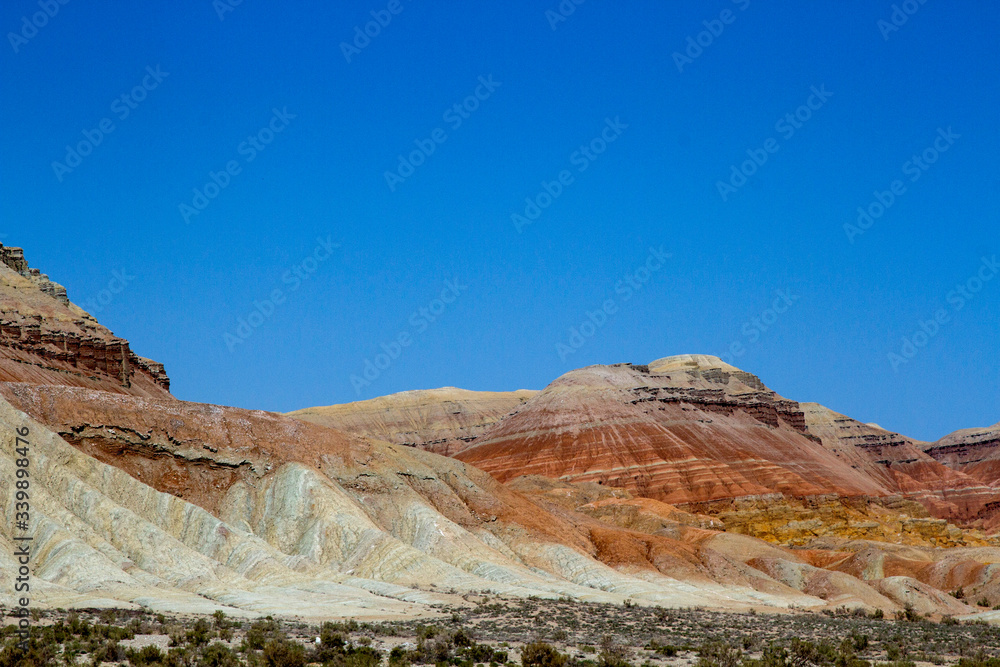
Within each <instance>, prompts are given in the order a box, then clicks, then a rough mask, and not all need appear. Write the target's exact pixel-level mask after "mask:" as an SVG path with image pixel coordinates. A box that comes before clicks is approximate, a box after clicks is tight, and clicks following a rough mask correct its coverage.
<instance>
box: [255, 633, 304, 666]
mask: <svg viewBox="0 0 1000 667" xmlns="http://www.w3.org/2000/svg"><path fill="white" fill-rule="evenodd" d="M264 664H265V665H267V667H305V664H306V650H305V648H304V647H303V646H302V645H301V644H296V643H293V642H290V641H288V640H287V639H272V640H270V641H269V642H267V644H265V645H264Z"/></svg>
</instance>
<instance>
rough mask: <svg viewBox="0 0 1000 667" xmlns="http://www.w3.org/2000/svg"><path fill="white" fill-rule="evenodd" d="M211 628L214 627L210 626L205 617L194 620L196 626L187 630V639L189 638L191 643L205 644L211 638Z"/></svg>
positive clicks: (196, 644)
mask: <svg viewBox="0 0 1000 667" xmlns="http://www.w3.org/2000/svg"><path fill="white" fill-rule="evenodd" d="M211 629H212V628H211V626H209V624H208V621H206V620H205V619H203V618H199V619H198V620H197V621H195V622H194V627H192V628H191V629H190V630H188V631H187V634H186V635H185V639H187V641H188V643H189V644H194V645H195V646H204V645H205V644H207V643H208V640H209V639H210V638H211V634H210V631H211Z"/></svg>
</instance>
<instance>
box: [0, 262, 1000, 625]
mask: <svg viewBox="0 0 1000 667" xmlns="http://www.w3.org/2000/svg"><path fill="white" fill-rule="evenodd" d="M9 256H10V257H13V258H14V259H11V260H10V261H11V262H13V264H14V266H13V267H12V266H11V265H10V263H7V264H5V267H6V269H4V267H0V272H2V271H6V272H4V273H2V278H3V281H4V282H3V284H4V287H3V289H2V290H0V292H2V303H3V317H4V321H9V322H15V323H17V322H28V324H27V325H24V326H28V328H29V329H30V331H31V332H34V331H36V329H34V328H31V327H32V326H33V325H37V331H38V334H39V335H37V336H35V335H34V334H32V335H30V336H25V335H23V334H22V335H19V336H18V337H17V338H16V339H15V338H14V337H13V336H11V337H10V339H9V340H8V339H5V340H4V343H3V346H2V354H0V356H2V359H3V363H2V364H0V367H2V368H3V369H4V372H5V373H7V375H5V376H4V377H5V378H6V379H7V380H9V381H6V382H0V430H2V431H3V432H5V433H7V434H8V442H10V443H12V442H13V437H12V436H11V435H10V434H12V433H14V432H15V430H17V431H18V432H20V433H21V434H24V433H27V434H28V435H26V436H25V437H26V439H27V441H28V442H29V445H28V449H29V451H28V452H27V456H26V457H25V456H24V455H22V454H20V453H16V452H15V451H14V450H13V448H12V447H10V446H8V447H5V448H4V449H3V450H2V451H0V511H2V513H3V514H4V516H5V517H7V520H5V521H3V522H0V576H2V577H3V580H4V581H7V582H13V581H14V580H15V573H16V571H17V567H18V563H17V561H16V560H15V558H14V556H13V555H12V554H13V553H14V548H13V542H14V539H15V538H20V537H24V536H30V537H31V538H32V542H31V543H32V545H33V550H32V593H33V596H32V598H33V604H36V605H39V606H43V607H45V606H47V607H63V608H81V607H87V608H91V607H103V606H115V607H130V608H135V607H142V608H146V609H150V610H159V611H175V612H186V613H211V612H213V611H215V610H218V609H224V610H225V611H226V612H227V613H228V614H232V615H244V616H254V615H263V614H280V615H285V616H292V615H294V616H299V617H305V618H311V619H320V618H333V617H355V618H370V619H376V618H409V617H414V616H434V615H436V614H438V613H439V612H438V610H437V607H436V605H439V604H441V603H453V604H463V602H464V601H463V599H462V596H463V595H467V594H469V593H480V592H483V591H489V592H491V593H494V594H498V595H503V596H522V597H523V596H540V597H550V598H555V597H569V598H573V599H578V600H588V601H602V602H610V603H616V604H621V603H623V602H625V601H627V600H631V601H633V602H635V603H637V604H655V605H662V606H668V607H669V606H702V607H707V608H713V609H726V610H749V609H759V610H779V609H781V610H787V609H789V608H791V607H796V608H805V609H828V608H833V607H839V606H848V607H860V608H866V609H882V610H884V611H886V612H888V613H892V612H894V611H897V610H899V609H901V608H902V606H903V605H907V604H908V605H911V606H913V607H914V608H916V609H917V610H918V611H921V612H925V613H930V614H935V615H939V616H940V615H945V614H947V615H959V616H961V617H969V618H973V617H976V618H986V619H987V620H991V619H990V617H989V615H988V614H986V615H984V614H982V613H979V612H978V610H977V609H975V608H973V607H970V606H967V605H966V604H964V603H963V602H961V601H958V600H956V599H954V598H953V597H951V596H949V595H947V591H949V590H951V588H952V587H957V586H963V587H964V589H965V591H966V592H967V594H968V595H969V596H970V597H973V596H974V597H976V598H978V597H979V596H984V597H986V598H987V599H989V600H991V602H992V603H993V604H996V603H998V602H1000V570H998V569H997V568H996V567H995V565H994V564H995V563H1000V548H997V547H994V546H987V545H986V542H984V541H983V540H980V539H979V538H978V537H977V536H976V535H974V534H970V533H967V532H963V531H962V530H960V529H958V528H956V527H955V526H954V525H951V524H948V523H947V522H945V521H944V520H942V519H933V518H930V517H916V518H914V517H913V516H910V517H909V518H904V517H902V514H901V512H902V510H903V509H905V510H907V511H909V512H911V514H912V513H913V512H919V511H922V509H923V508H922V506H921V505H918V504H917V503H916V502H914V501H912V500H907V499H905V498H903V497H901V496H900V495H898V494H897V495H894V494H896V492H897V489H896V488H895V487H894V486H893V484H894V482H893V480H894V479H896V478H895V477H894V476H893V475H882V476H881V477H879V476H877V475H874V474H869V472H865V471H864V470H859V469H858V468H856V467H855V466H858V467H859V468H860V467H862V466H861V465H860V464H861V463H864V460H862V459H854V458H850V459H846V458H845V457H844V456H841V455H840V453H839V452H837V451H832V450H833V449H836V448H841V447H845V446H846V445H845V444H844V442H842V440H839V439H835V438H833V437H832V436H825V435H824V434H823V433H822V432H821V431H819V432H818V433H819V434H818V435H817V434H813V433H811V432H810V421H809V419H810V418H809V416H808V413H809V410H807V409H804V408H803V407H802V406H801V405H799V404H797V403H795V402H793V401H788V400H786V399H783V398H781V397H780V396H777V395H776V394H774V392H771V391H770V390H768V389H767V388H766V387H764V385H763V384H762V383H761V382H760V381H759V380H757V379H756V378H755V377H753V376H752V375H749V374H747V373H743V372H742V371H739V370H737V369H734V368H732V367H725V366H720V365H719V363H721V362H717V361H713V360H711V359H709V358H702V357H683V358H671V359H667V360H661V361H660V362H655V363H654V364H651V365H650V366H649V367H639V366H631V365H618V366H609V367H591V368H588V369H582V370H580V371H575V372H574V373H570V374H568V375H567V376H564V377H563V378H560V379H559V380H557V381H556V382H555V383H553V385H551V386H550V387H548V388H546V389H545V390H544V391H542V392H538V393H530V392H518V393H515V394H513V395H510V394H480V393H472V392H460V391H458V390H445V391H438V392H413V393H408V394H403V395H397V396H395V397H387V398H386V399H383V400H377V401H374V402H362V403H357V404H352V406H350V407H343V408H336V409H321V410H319V411H318V412H317V413H313V414H312V415H311V418H314V419H315V420H316V421H318V422H320V423H313V422H310V421H308V420H304V419H296V418H292V417H289V416H285V415H279V414H274V413H268V412H262V411H255V410H244V409H238V408H229V407H223V406H214V405H205V404H198V403H189V402H185V401H181V400H177V399H175V398H174V397H173V396H171V395H170V394H169V392H168V391H167V388H168V386H167V384H166V379H165V375H163V376H162V377H160V376H159V375H158V373H159V370H158V367H157V366H156V365H154V364H152V362H146V361H145V360H142V359H141V358H139V357H134V356H133V354H132V352H131V350H130V349H129V348H127V347H123V346H127V345H128V344H127V342H125V341H124V340H122V339H118V338H116V337H114V336H113V335H112V334H111V333H110V332H108V331H107V330H106V329H104V328H103V327H100V325H99V324H97V323H96V321H94V320H93V318H91V317H90V316H89V315H87V314H86V313H84V312H83V311H82V310H80V309H79V308H77V307H76V306H73V305H72V304H71V303H68V302H67V301H66V299H65V298H64V293H63V292H62V291H61V290H57V289H56V288H55V287H54V286H52V285H53V284H52V283H51V281H48V282H46V280H47V279H45V280H43V278H42V274H41V273H38V274H37V275H36V274H35V273H32V272H31V271H30V270H27V269H25V268H24V267H23V266H21V265H20V264H19V263H18V262H17V261H15V260H16V259H17V258H18V257H20V255H19V254H18V253H12V254H10V255H9ZM18 326H22V325H18ZM43 332H44V333H45V334H46V335H45V336H42V335H41V334H42V333H43ZM73 336H76V337H77V338H78V339H79V340H80V341H83V340H84V338H86V340H88V341H90V342H89V343H88V345H89V347H85V346H84V345H83V343H82V342H81V343H80V345H79V346H74V345H73V344H72V343H71V342H70V341H71V339H73ZM95 341H99V342H103V344H104V347H103V348H101V349H103V350H104V351H105V354H104V356H103V357H98V356H97V355H96V353H93V352H92V350H95V349H97V347H95ZM60 345H62V347H60ZM109 345H111V346H112V348H113V346H114V345H118V346H119V347H118V349H119V351H120V353H121V354H120V356H118V357H114V356H111V357H109V355H108V354H107V350H108V349H109V348H108V346H109ZM126 349H128V353H127V354H126V352H125V350H126ZM81 350H82V351H81ZM98 358H100V359H103V363H98V362H97V359H98ZM109 359H110V361H109ZM125 360H127V362H128V363H127V364H126V363H125ZM327 416H329V418H330V420H331V421H329V422H324V421H323V420H324V419H326V417H327ZM331 424H336V425H338V426H339V428H332V427H331ZM532 429H534V430H532ZM470 438H473V439H472V440H471V442H470V441H469V439H470ZM470 444H471V445H472V446H471V447H469V448H467V449H464V447H465V446H466V445H470ZM435 448H439V449H444V450H449V449H453V450H454V451H456V457H457V458H452V457H445V456H441V455H438V454H436V453H434V452H433V451H426V450H430V449H435ZM852 456H853V455H852ZM880 456H881V455H880ZM907 456H909V454H907ZM477 457H478V458H479V460H481V461H482V462H483V465H484V467H486V468H488V469H489V471H490V472H486V471H484V470H482V469H480V468H478V467H476V466H474V465H472V464H470V463H468V462H466V461H463V460H459V459H471V458H477ZM19 458H20V459H24V458H27V459H28V460H29V469H30V479H31V494H30V496H31V503H30V505H31V507H30V512H29V518H28V519H26V520H25V521H24V523H23V524H20V525H19V524H18V522H15V521H14V520H13V519H14V516H15V513H14V509H15V508H14V507H13V501H12V498H13V497H14V491H15V489H14V480H16V479H17V477H16V470H17V469H19V466H20V467H23V465H22V462H21V461H18V460H17V459H19ZM852 461H853V463H852ZM872 465H875V464H872ZM893 465H895V464H893ZM505 467H506V468H510V469H509V470H506V469H505ZM876 468H877V466H876ZM955 474H958V475H964V473H960V472H956V473H955ZM911 476H912V475H911ZM501 479H502V480H506V481H507V483H501V481H500V480H501ZM897 486H898V484H897ZM831 498H832V500H831ZM792 499H796V500H797V502H799V504H798V505H793V504H792V503H791V500H792ZM817 499H821V500H817ZM873 508H874V509H873ZM901 508H902V509H901ZM702 510H705V511H702ZM18 511H20V510H18ZM810 512H811V513H812V514H809V513H810ZM879 512H881V513H882V514H878V513H879ZM924 513H925V514H926V512H924ZM875 515H878V516H877V518H878V519H879V520H877V521H872V520H871V517H872V516H875ZM883 515H884V516H883ZM18 521H21V518H18ZM907 521H910V522H913V521H915V522H917V523H911V524H907V523H906V522H907ZM838 522H839V524H838ZM865 522H867V523H865ZM921 522H923V523H921ZM796 523H798V524H802V525H799V526H793V524H796ZM838 525H839V526H841V528H843V526H847V527H849V528H850V529H851V530H842V529H834V528H836V526H838ZM762 526H763V527H764V528H763V529H762V528H761V527H762ZM872 526H874V528H873V527H872ZM782 531H790V533H789V535H792V536H793V538H794V539H792V538H789V535H786V534H785V533H783V532H782ZM893 531H895V532H893ZM758 533H759V534H762V536H764V537H766V538H767V539H768V540H770V542H769V541H765V540H761V539H756V538H755V537H752V535H754V534H758ZM872 538H875V539H879V540H889V542H886V541H882V542H879V541H874V540H873V539H872ZM773 542H783V543H786V545H782V544H774V543H773ZM890 542H896V543H898V544H893V543H890ZM793 543H794V544H797V545H799V547H800V548H790V547H789V546H787V544H793ZM904 544H905V546H904ZM933 545H937V546H938V547H940V546H953V545H965V546H959V547H956V548H949V549H941V548H934V547H933ZM13 596H14V591H13V590H12V589H11V586H10V584H8V585H6V586H5V587H3V588H2V589H0V604H3V605H12V604H13V602H14V597H13Z"/></svg>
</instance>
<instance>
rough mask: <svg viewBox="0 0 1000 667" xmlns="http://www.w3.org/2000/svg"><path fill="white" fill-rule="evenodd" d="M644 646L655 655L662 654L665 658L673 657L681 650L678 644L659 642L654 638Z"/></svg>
mask: <svg viewBox="0 0 1000 667" xmlns="http://www.w3.org/2000/svg"><path fill="white" fill-rule="evenodd" d="M646 648H648V649H649V650H650V651H653V652H654V653H656V654H657V655H662V656H663V657H665V658H673V657H674V656H675V655H677V654H678V653H679V652H680V650H681V649H680V647H679V646H674V645H673V644H661V643H659V642H658V641H656V640H655V639H653V640H651V641H650V642H649V643H648V644H646Z"/></svg>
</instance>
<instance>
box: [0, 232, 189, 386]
mask: <svg viewBox="0 0 1000 667" xmlns="http://www.w3.org/2000/svg"><path fill="white" fill-rule="evenodd" d="M0 381H8V382H32V383H35V384H53V385H70V386H75V387H90V388H93V389H101V390H103V391H111V392H116V393H122V394H130V395H133V396H157V397H162V398H166V397H169V396H170V378H168V377H167V374H166V372H165V371H164V368H163V364H160V363H157V362H155V361H150V360H149V359H144V358H142V357H140V356H138V355H136V354H135V353H134V352H132V350H131V348H130V346H129V343H128V341H126V340H124V339H122V338H119V337H117V336H115V335H114V334H112V333H111V332H110V331H108V330H107V329H106V328H105V327H103V326H101V325H100V324H98V322H97V320H95V319H94V318H93V317H91V316H90V315H89V314H87V313H86V312H85V311H83V310H82V309H81V308H79V307H78V306H76V305H74V304H73V303H71V302H70V301H69V299H68V298H67V296H66V289H65V288H64V287H62V286H61V285H59V284H57V283H54V282H52V281H51V280H50V279H49V277H48V276H47V275H46V274H44V273H42V272H41V271H39V270H38V269H33V268H30V267H29V266H28V262H27V261H26V260H25V258H24V251H23V250H22V249H21V248H10V247H4V246H2V245H0Z"/></svg>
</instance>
